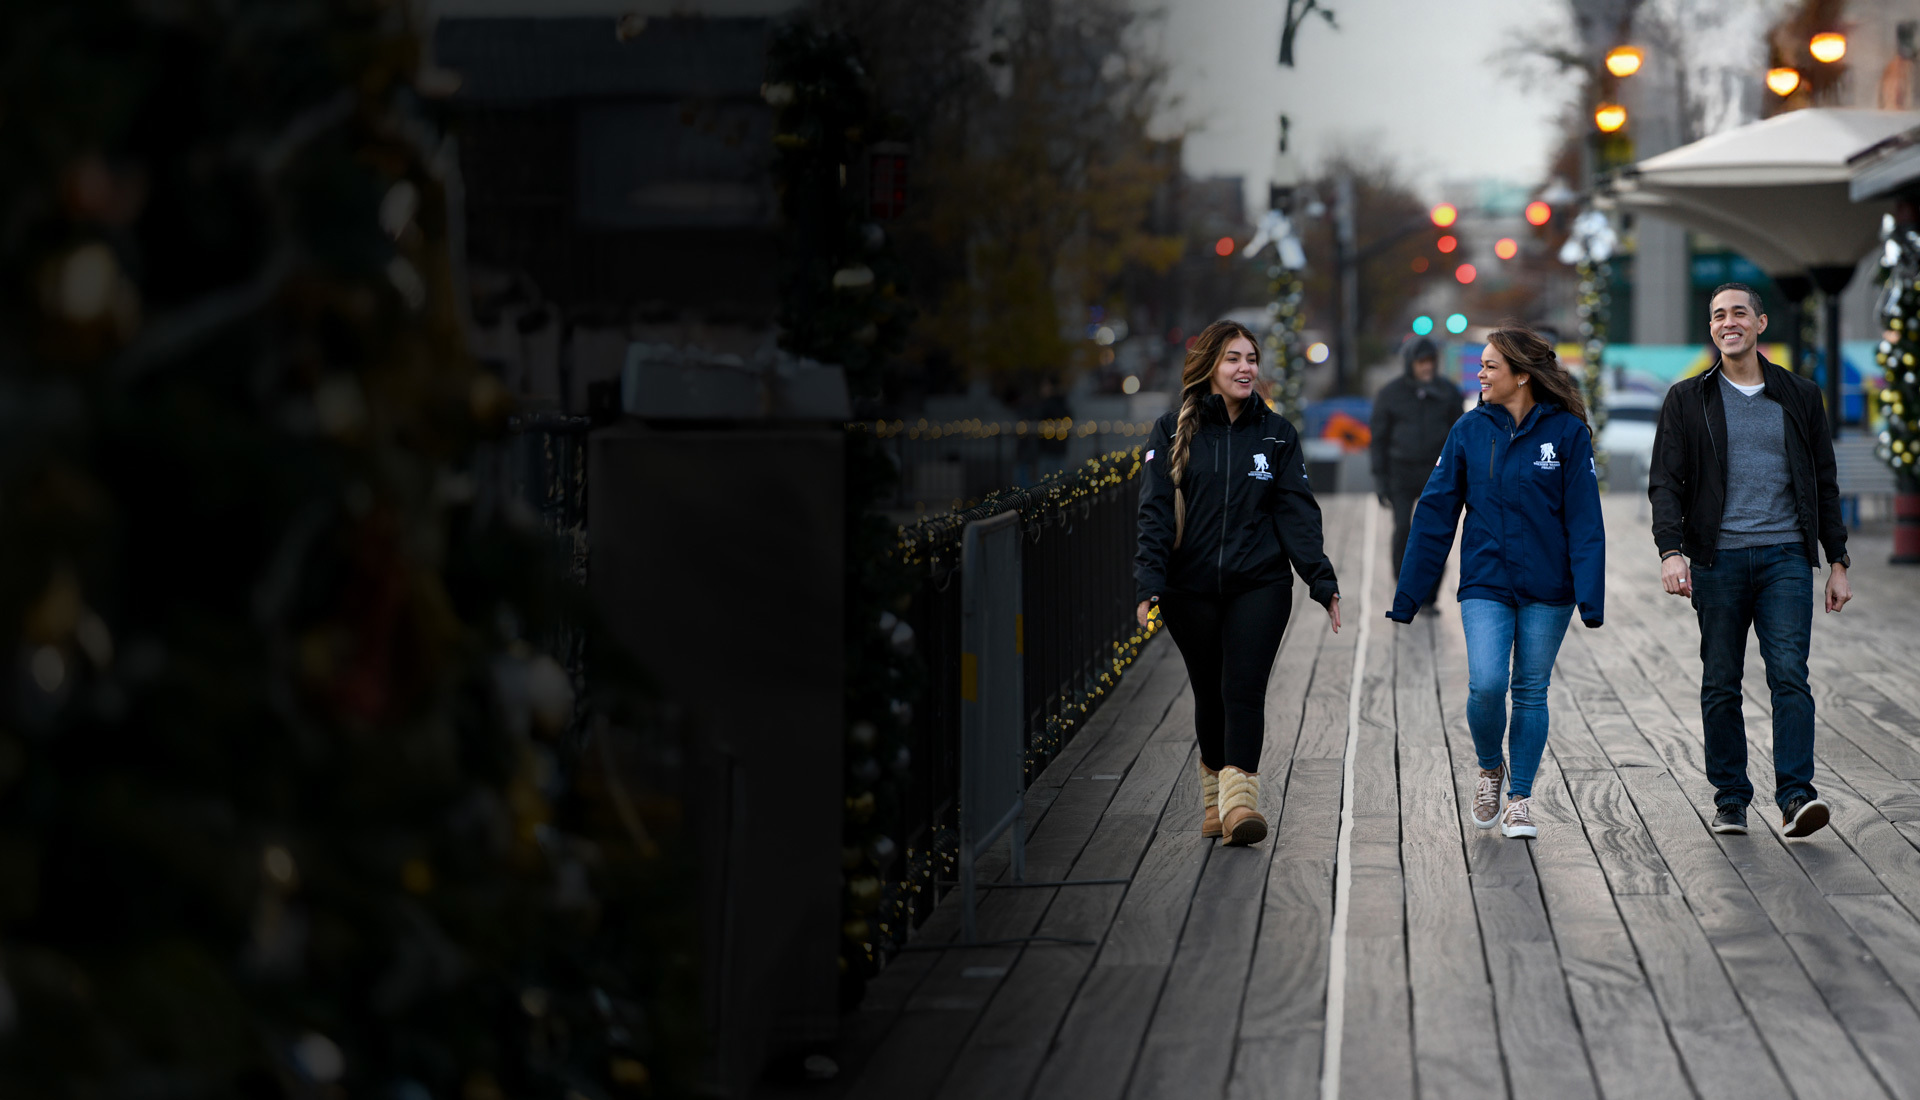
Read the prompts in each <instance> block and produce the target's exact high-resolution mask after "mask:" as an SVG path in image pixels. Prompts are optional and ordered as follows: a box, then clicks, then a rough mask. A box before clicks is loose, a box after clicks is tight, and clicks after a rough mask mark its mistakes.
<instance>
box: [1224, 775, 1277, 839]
mask: <svg viewBox="0 0 1920 1100" xmlns="http://www.w3.org/2000/svg"><path fill="white" fill-rule="evenodd" d="M1259 804H1260V777H1259V775H1257V774H1255V773H1252V772H1243V771H1241V770H1240V769H1239V768H1236V767H1234V766H1233V765H1231V764H1229V765H1227V766H1226V767H1224V768H1221V769H1220V827H1221V832H1222V833H1223V834H1224V836H1225V843H1227V844H1258V843H1260V842H1261V841H1262V840H1265V839H1266V838H1267V819H1266V818H1264V817H1261V816H1260V811H1259V810H1257V809H1255V808H1254V807H1256V806H1258V805H1259Z"/></svg>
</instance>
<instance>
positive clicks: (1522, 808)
mask: <svg viewBox="0 0 1920 1100" xmlns="http://www.w3.org/2000/svg"><path fill="white" fill-rule="evenodd" d="M1500 831H1501V832H1502V833H1505V834H1506V835H1507V836H1519V837H1537V836H1539V835H1540V830H1538V829H1536V828H1534V827H1533V799H1532V798H1530V797H1521V798H1515V799H1512V800H1510V801H1508V803H1507V808H1506V811H1505V812H1504V813H1502V814H1501V815H1500Z"/></svg>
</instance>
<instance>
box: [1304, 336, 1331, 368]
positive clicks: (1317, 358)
mask: <svg viewBox="0 0 1920 1100" xmlns="http://www.w3.org/2000/svg"><path fill="white" fill-rule="evenodd" d="M1332 354H1333V351H1332V349H1330V348H1328V347H1327V345H1325V344H1323V343H1321V342H1319V341H1318V340H1316V341H1314V342H1313V343H1311V344H1308V345H1307V362H1309V363H1324V362H1326V361H1327V356H1329V355H1332Z"/></svg>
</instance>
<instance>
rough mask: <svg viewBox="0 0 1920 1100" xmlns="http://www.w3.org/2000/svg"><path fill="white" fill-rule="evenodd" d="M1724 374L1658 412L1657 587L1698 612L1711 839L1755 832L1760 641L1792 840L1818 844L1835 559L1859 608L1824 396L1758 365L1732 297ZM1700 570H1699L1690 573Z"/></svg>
mask: <svg viewBox="0 0 1920 1100" xmlns="http://www.w3.org/2000/svg"><path fill="white" fill-rule="evenodd" d="M1707 309H1708V314H1707V331H1708V333H1709V335H1711V336H1712V338H1713V349H1714V353H1715V356H1714V358H1715V362H1714V364H1713V366H1712V367H1711V368H1709V369H1708V370H1707V372H1706V373H1705V374H1702V375H1699V376H1697V377H1694V378H1688V379H1685V380H1683V381H1680V382H1676V383H1674V385H1673V387H1672V388H1671V389H1669V390H1668V391H1667V398H1666V401H1665V402H1664V403H1663V404H1662V405H1661V406H1660V421H1659V425H1658V427H1657V428H1656V429H1655V433H1654V437H1653V461H1652V464H1651V466H1650V468H1649V470H1648V473H1647V497H1648V499H1649V500H1650V501H1651V502H1652V505H1653V541H1654V544H1655V545H1656V546H1658V547H1659V549H1660V582H1661V585H1662V587H1664V588H1665V589H1666V590H1667V592H1668V593H1669V594H1671V595H1675V596H1687V597H1690V598H1691V600H1692V602H1693V610H1694V614H1695V616H1696V617H1697V618H1698V619H1699V620H1700V663H1701V665H1702V666H1703V669H1702V675H1701V680H1700V719H1701V723H1702V725H1704V726H1705V727H1706V747H1705V751H1706V765H1707V781H1708V782H1710V783H1712V784H1713V789H1714V796H1713V800H1714V818H1713V831H1714V832H1716V833H1744V832H1746V831H1747V803H1749V802H1751V801H1752V800H1753V783H1752V782H1751V781H1750V780H1748V778H1747V727H1746V720H1745V718H1744V717H1743V716H1742V714H1741V709H1740V674H1741V672H1742V670H1743V669H1744V667H1745V665H1746V657H1747V629H1748V628H1749V627H1751V628H1752V629H1753V632H1754V634H1755V635H1756V636H1757V637H1758V638H1759V640H1760V656H1761V658H1762V659H1764V660H1765V661H1766V665H1767V687H1768V689H1769V690H1770V691H1771V692H1772V693H1773V779H1774V791H1773V797H1774V801H1775V802H1776V803H1778V804H1779V806H1780V811H1781V814H1782V818H1781V825H1780V829H1781V831H1782V832H1784V833H1785V834H1786V835H1788V836H1806V835H1807V834H1809V833H1813V832H1817V831H1818V830H1819V829H1820V828H1821V827H1822V826H1824V825H1825V824H1826V823H1827V817H1828V810H1827V804H1826V803H1825V802H1822V801H1821V800H1820V796H1819V794H1818V793H1817V792H1816V791H1815V790H1814V789H1813V693H1812V692H1811V691H1809V690H1808V688H1807V653H1808V650H1809V649H1810V648H1811V646H1812V641H1813V571H1814V570H1815V569H1817V568H1819V562H1820V551H1821V549H1822V548H1823V547H1824V548H1825V550H1826V554H1827V563H1828V564H1829V565H1830V566H1832V571H1831V572H1830V573H1829V574H1828V576H1827V590H1826V606H1827V611H1828V612H1834V611H1838V610H1840V609H1841V608H1843V607H1845V606H1846V605H1847V601H1848V600H1850V599H1852V598H1853V585H1852V583H1851V582H1850V581H1848V579H1847V566H1849V565H1851V564H1852V559H1851V558H1849V557H1848V555H1847V528H1846V526H1845V525H1844V524H1843V523H1841V521H1840V489H1839V485H1838V483H1837V481H1836V479H1835V473H1834V461H1833V439H1832V437H1831V436H1830V435H1829V434H1828V431H1827V414H1826V409H1825V406H1824V405H1823V404H1822V402H1821V400H1820V388H1819V387H1818V386H1816V385H1814V384H1813V383H1812V382H1810V381H1808V380H1807V379H1805V378H1801V377H1800V376H1798V375H1796V374H1793V373H1792V372H1790V371H1786V370H1782V369H1781V368H1780V367H1777V366H1775V365H1774V364H1772V363H1769V362H1767V360H1766V358H1765V357H1764V356H1762V355H1761V354H1760V352H1759V343H1760V334H1761V333H1763V332H1765V331H1767V315H1766V313H1765V312H1763V311H1762V309H1761V305H1760V295H1759V294H1757V293H1755V292H1754V290H1753V288H1752V287H1749V286H1746V285H1744V284H1741V283H1727V284H1725V285H1724V286H1721V287H1720V288H1718V289H1717V290H1715V291H1714V292H1713V297H1712V298H1711V299H1710V300H1709V302H1708V306H1707ZM1689 563H1691V564H1689Z"/></svg>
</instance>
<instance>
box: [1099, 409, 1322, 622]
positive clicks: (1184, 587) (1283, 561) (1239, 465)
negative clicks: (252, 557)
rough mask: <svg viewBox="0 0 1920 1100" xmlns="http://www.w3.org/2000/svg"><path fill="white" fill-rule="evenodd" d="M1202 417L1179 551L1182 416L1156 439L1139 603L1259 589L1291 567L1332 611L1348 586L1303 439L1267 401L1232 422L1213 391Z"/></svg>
mask: <svg viewBox="0 0 1920 1100" xmlns="http://www.w3.org/2000/svg"><path fill="white" fill-rule="evenodd" d="M1199 415H1200V422H1199V424H1198V425H1197V426H1196V427H1195V428H1194V433H1193V441H1192V443H1191V445H1190V446H1189V448H1188V452H1187V471H1186V480H1185V483H1184V484H1183V485H1182V486H1181V488H1182V490H1183V491H1184V493H1185V495H1186V502H1187V520H1186V529H1185V534H1184V536H1183V538H1182V540H1181V543H1180V548H1179V549H1178V550H1175V549H1173V531H1174V522H1173V482H1172V481H1171V480H1170V476H1169V470H1168V465H1169V461H1170V458H1169V456H1168V454H1167V450H1168V446H1169V444H1170V443H1171V442H1172V440H1173V433H1174V429H1175V426H1176V425H1177V423H1178V421H1179V414H1178V413H1171V412H1170V413H1167V414H1166V415H1164V416H1162V417H1161V418H1160V419H1159V420H1158V421H1156V422H1155V423H1154V425H1153V432H1152V434H1151V435H1149V436H1148V438H1147V451H1146V470H1145V472H1144V474H1143V476H1144V477H1145V478H1146V483H1145V485H1144V486H1143V487H1142V488H1141V491H1140V549H1139V553H1138V554H1137V556H1136V557H1135V558H1134V569H1133V575H1134V582H1135V586H1136V588H1137V589H1138V591H1139V596H1138V598H1139V599H1141V600H1147V599H1151V598H1153V597H1155V596H1159V595H1163V594H1165V593H1167V592H1182V593H1193V594H1228V593H1234V592H1245V591H1250V590H1252V589H1255V588H1263V587H1265V586H1267V585H1270V584H1277V583H1281V582H1284V581H1285V580H1286V579H1287V567H1288V566H1289V564H1291V565H1292V567H1293V568H1294V569H1295V570H1296V571H1297V572H1298V573H1299V574H1300V579H1301V580H1304V581H1306V582H1307V584H1308V585H1309V586H1310V588H1311V591H1312V596H1313V600H1314V602H1316V603H1318V604H1320V605H1321V606H1323V607H1324V606H1326V605H1327V604H1328V603H1330V602H1331V601H1332V600H1333V597H1334V596H1335V595H1337V594H1338V593H1339V582H1338V580H1337V579H1336V578H1335V577H1334V573H1333V565H1332V563H1330V562H1328V561H1327V555H1326V553H1325V551H1324V550H1323V549H1322V548H1321V541H1320V505H1319V502H1317V501H1315V500H1314V499H1313V490H1311V489H1309V488H1308V487H1307V463H1306V459H1305V458H1304V457H1303V456H1302V454H1301V451H1300V433H1299V432H1298V431H1296V430H1295V429H1294V427H1293V425H1292V424H1291V423H1290V422H1288V420H1287V418H1286V417H1284V416H1281V415H1280V414H1278V413H1276V412H1274V411H1272V410H1271V409H1269V408H1267V406H1266V404H1265V403H1264V402H1262V401H1261V400H1260V399H1259V398H1258V397H1253V398H1249V399H1248V400H1247V401H1246V402H1245V403H1244V404H1243V405H1242V406H1241V409H1240V416H1239V417H1238V418H1237V419H1235V420H1234V421H1233V422H1232V423H1228V421H1227V407H1226V402H1225V401H1224V400H1223V399H1222V398H1221V397H1220V395H1219V394H1217V393H1214V394H1208V395H1207V396H1206V398H1205V399H1204V400H1203V401H1202V402H1201V406H1200V414H1199Z"/></svg>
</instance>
